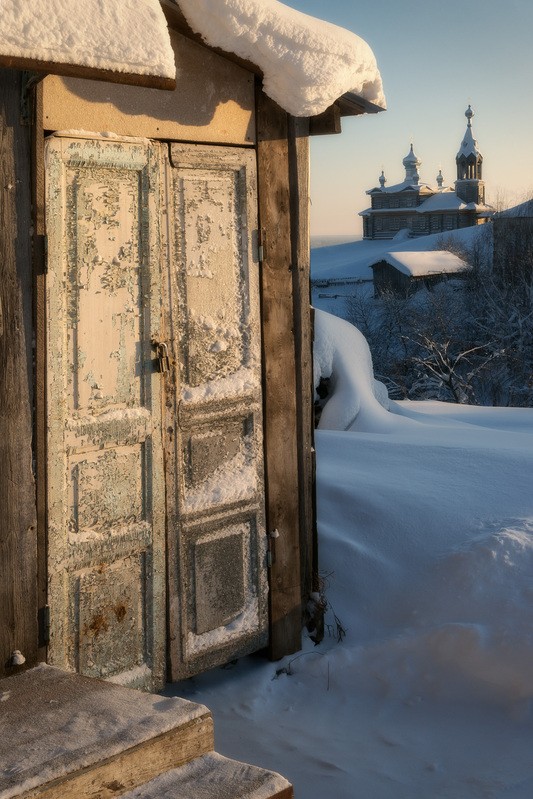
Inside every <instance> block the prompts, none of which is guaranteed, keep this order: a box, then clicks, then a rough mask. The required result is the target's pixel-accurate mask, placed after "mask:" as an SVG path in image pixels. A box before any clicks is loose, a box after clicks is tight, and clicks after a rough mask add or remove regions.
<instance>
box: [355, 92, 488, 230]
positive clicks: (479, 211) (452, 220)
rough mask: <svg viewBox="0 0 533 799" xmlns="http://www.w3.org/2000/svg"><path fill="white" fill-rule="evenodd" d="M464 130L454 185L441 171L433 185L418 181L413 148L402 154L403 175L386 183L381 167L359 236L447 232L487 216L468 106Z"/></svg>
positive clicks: (363, 214) (457, 157) (480, 158)
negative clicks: (448, 183)
mask: <svg viewBox="0 0 533 799" xmlns="http://www.w3.org/2000/svg"><path fill="white" fill-rule="evenodd" d="M465 116H466V118H467V120H468V125H467V128H466V133H465V135H464V138H463V141H462V142H461V147H460V149H459V152H458V153H457V156H456V159H455V160H456V164H457V180H456V181H455V187H454V188H451V187H445V186H444V178H443V176H442V172H441V171H440V170H439V174H438V175H437V178H436V185H435V186H432V185H430V184H428V183H423V182H421V181H420V176H419V172H418V170H419V168H420V166H421V164H422V161H421V160H420V159H419V158H418V156H417V155H416V154H415V152H414V151H413V145H412V144H411V149H410V151H409V153H408V154H407V155H406V156H405V158H404V159H403V165H404V167H405V178H404V180H403V181H402V182H401V183H397V184H395V185H394V186H386V185H385V184H386V182H387V180H386V178H385V174H384V172H383V171H382V172H381V175H380V178H379V186H377V187H374V188H372V189H369V190H368V191H367V194H368V195H370V198H371V201H372V204H371V207H370V208H367V209H366V210H365V211H361V213H360V216H362V217H363V238H365V239H392V238H394V236H396V234H397V233H398V232H399V231H400V230H408V231H409V234H410V235H411V236H414V237H416V236H427V235H429V234H431V233H447V232H449V231H451V230H458V229H460V228H465V227H470V226H472V225H479V224H482V223H484V222H486V221H487V220H488V218H489V217H490V215H491V213H492V208H490V207H489V206H487V205H486V204H485V183H484V181H483V179H482V170H483V156H482V155H481V153H480V151H479V149H478V147H477V142H476V140H475V139H474V136H473V133H472V117H473V116H474V112H473V111H472V109H471V107H470V106H468V109H467V110H466V112H465Z"/></svg>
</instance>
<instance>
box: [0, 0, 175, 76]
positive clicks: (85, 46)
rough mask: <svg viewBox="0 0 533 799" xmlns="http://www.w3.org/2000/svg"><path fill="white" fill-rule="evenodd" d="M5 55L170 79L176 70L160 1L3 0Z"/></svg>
mask: <svg viewBox="0 0 533 799" xmlns="http://www.w3.org/2000/svg"><path fill="white" fill-rule="evenodd" d="M0 55H1V56H2V57H3V60H4V61H5V60H6V59H7V60H9V59H14V60H15V63H16V60H17V59H18V60H23V61H29V62H38V63H41V62H44V63H45V64H46V65H47V66H48V65H49V64H50V63H52V64H64V65H75V66H81V67H88V68H94V69H98V70H109V71H111V72H118V73H128V74H135V75H147V76H157V77H160V78H167V79H170V80H172V79H174V78H175V74H176V68H175V64H174V53H173V51H172V46H171V44H170V37H169V34H168V29H167V24H166V20H165V16H164V14H163V11H162V9H161V5H160V3H159V0H121V1H120V3H116V2H102V0H83V2H82V3H80V2H79V0H46V2H40V3H31V2H28V0H2V13H1V14H0ZM49 71H52V70H50V69H49Z"/></svg>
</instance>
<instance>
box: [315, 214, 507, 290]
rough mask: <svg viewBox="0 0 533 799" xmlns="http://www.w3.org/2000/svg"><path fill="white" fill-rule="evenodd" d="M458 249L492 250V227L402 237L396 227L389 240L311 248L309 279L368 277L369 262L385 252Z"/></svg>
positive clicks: (402, 234) (365, 240)
mask: <svg viewBox="0 0 533 799" xmlns="http://www.w3.org/2000/svg"><path fill="white" fill-rule="evenodd" d="M447 247H448V248H460V249H461V250H465V251H468V250H470V249H472V248H474V247H476V248H482V249H484V248H485V247H486V248H487V250H488V252H491V251H492V226H491V225H472V226H470V227H466V228H461V229H459V230H450V231H448V232H446V233H432V234H431V235H429V236H417V237H416V238H410V237H409V236H408V235H407V236H406V230H405V229H404V230H400V231H399V232H398V233H397V234H396V236H395V237H394V238H393V239H392V240H391V239H362V240H361V241H355V242H350V243H349V244H339V245H337V246H334V247H323V248H321V249H319V250H311V276H312V278H313V280H337V281H340V280H341V279H342V278H348V279H350V278H354V277H356V278H363V279H365V280H366V279H370V280H371V279H372V270H371V268H370V267H371V265H372V264H375V263H377V262H378V261H380V260H383V258H384V256H385V255H386V254H387V253H394V254H395V255H397V254H398V253H401V252H406V251H407V252H420V253H424V254H425V255H427V254H428V253H429V254H430V253H431V252H433V251H434V250H445V249H446V248H447Z"/></svg>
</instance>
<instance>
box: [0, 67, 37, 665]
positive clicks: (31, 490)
mask: <svg viewBox="0 0 533 799" xmlns="http://www.w3.org/2000/svg"><path fill="white" fill-rule="evenodd" d="M22 90H23V74H22V72H19V71H15V70H11V69H0V193H1V194H0V383H1V388H2V390H1V391H0V673H3V674H9V673H11V672H12V671H13V668H12V665H11V654H12V652H13V651H14V650H16V649H18V650H20V651H21V652H22V654H23V655H24V656H25V658H26V663H27V664H28V665H31V663H33V662H35V660H36V659H37V649H38V630H37V538H36V527H37V523H36V508H35V486H34V479H33V468H32V415H31V409H32V399H31V398H32V383H33V380H32V371H33V368H32V339H33V333H32V260H31V233H32V230H31V227H32V218H31V181H30V162H31V158H30V127H29V126H24V125H22V124H21V98H22Z"/></svg>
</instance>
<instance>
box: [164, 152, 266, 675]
mask: <svg viewBox="0 0 533 799" xmlns="http://www.w3.org/2000/svg"><path fill="white" fill-rule="evenodd" d="M167 192H168V197H169V202H168V207H169V280H168V293H169V299H168V303H166V305H168V314H169V318H168V329H169V331H170V343H171V349H172V355H173V361H174V363H175V369H174V373H173V375H172V376H171V379H170V380H169V381H168V383H167V385H168V393H167V419H166V425H165V428H166V430H167V433H168V440H167V496H168V498H169V509H168V519H169V549H170V579H169V586H170V639H171V647H170V649H171V665H172V675H173V678H174V679H178V678H182V677H185V676H188V675H190V674H193V673H195V672H197V671H200V670H203V669H205V668H208V667H210V666H213V665H216V664H217V663H221V662H224V661H227V660H228V659H231V658H233V657H237V656H239V655H241V654H244V653H246V652H250V651H254V650H257V649H259V648H261V647H262V646H264V645H266V643H267V627H268V625H267V603H266V595H267V579H266V534H265V522H264V477H263V448H262V446H263V445H262V415H261V413H262V405H261V403H262V398H261V361H260V322H259V319H260V317H259V290H258V268H259V267H258V262H257V254H256V250H257V246H256V245H257V238H256V237H257V232H256V231H257V210H256V209H257V193H256V175H255V153H254V152H253V151H247V150H244V149H236V148H226V147H224V148H222V147H207V146H200V145H178V144H173V145H171V148H170V163H169V164H168V174H167Z"/></svg>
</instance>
